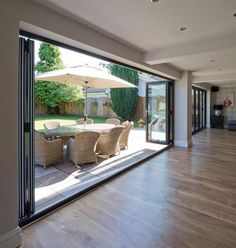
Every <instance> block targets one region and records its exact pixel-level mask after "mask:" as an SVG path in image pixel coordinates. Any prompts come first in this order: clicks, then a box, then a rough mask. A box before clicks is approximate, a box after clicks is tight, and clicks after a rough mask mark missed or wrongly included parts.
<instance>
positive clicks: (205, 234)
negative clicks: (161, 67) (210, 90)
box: [22, 129, 236, 248]
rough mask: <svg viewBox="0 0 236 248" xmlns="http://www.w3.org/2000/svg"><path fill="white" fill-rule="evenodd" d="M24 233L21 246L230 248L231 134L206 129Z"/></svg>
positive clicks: (235, 219)
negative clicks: (184, 146)
mask: <svg viewBox="0 0 236 248" xmlns="http://www.w3.org/2000/svg"><path fill="white" fill-rule="evenodd" d="M193 144H194V145H193V147H192V148H189V149H180V148H171V149H169V150H168V151H166V152H164V153H163V154H161V155H159V156H156V157H155V158H153V159H150V160H149V161H147V162H145V163H143V164H141V165H140V166H138V167H136V168H135V169H132V170H131V171H129V172H128V173H126V174H123V175H122V176H120V177H118V178H116V179H115V180H113V181H111V182H109V183H107V184H105V185H103V186H102V187H100V188H98V189H97V190H95V191H93V192H91V193H89V194H88V195H86V196H84V197H82V198H80V199H78V200H77V201H75V202H73V203H72V204H70V205H68V206H66V207H64V208H62V209H61V210H59V211H57V212H55V213H53V214H51V215H49V216H47V217H46V218H44V219H42V220H40V221H38V222H37V223H35V224H33V225H31V226H29V227H27V228H25V229H24V231H23V246H22V247H24V248H28V247H35V248H67V247H71V248H74V247H79V248H83V247H86V248H92V247H102V248H113V247H114V248H116V247H117V248H126V247H127V248H139V247H140V248H152V247H153V248H154V247H155V248H159V247H160V248H185V247H190V248H199V247H200V248H205V247H206V248H212V247H214V248H218V247H219V248H224V247H225V248H234V247H236V132H235V131H234V132H233V131H232V132H229V131H228V130H221V129H211V130H210V129H207V130H204V131H202V132H200V133H198V134H196V135H195V136H194V140H193Z"/></svg>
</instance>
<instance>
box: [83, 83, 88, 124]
mask: <svg viewBox="0 0 236 248" xmlns="http://www.w3.org/2000/svg"><path fill="white" fill-rule="evenodd" d="M84 82H85V103H84V124H85V125H86V123H87V117H88V81H87V80H85V81H84Z"/></svg>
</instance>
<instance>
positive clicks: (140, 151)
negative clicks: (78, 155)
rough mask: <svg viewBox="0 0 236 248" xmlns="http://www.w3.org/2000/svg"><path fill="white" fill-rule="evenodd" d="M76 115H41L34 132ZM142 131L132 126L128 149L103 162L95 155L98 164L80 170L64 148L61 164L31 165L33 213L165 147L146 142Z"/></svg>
mask: <svg viewBox="0 0 236 248" xmlns="http://www.w3.org/2000/svg"><path fill="white" fill-rule="evenodd" d="M76 119H78V116H60V115H58V116H53V115H49V116H41V117H36V119H35V129H36V130H38V131H43V123H44V122H45V121H47V120H57V121H59V122H60V123H61V125H71V124H74V123H75V120H76ZM92 119H93V121H94V123H104V122H105V119H106V118H103V117H95V118H92ZM145 140H146V132H145V128H139V127H138V124H137V123H134V127H133V128H132V130H131V132H130V135H129V143H128V144H129V146H128V149H126V150H121V152H120V154H119V155H115V156H112V157H110V158H109V159H104V158H103V157H102V156H98V163H97V164H96V163H87V164H84V165H81V166H80V167H78V168H77V167H75V165H74V164H73V163H72V162H71V161H69V160H68V158H66V156H65V153H66V147H65V146H64V158H65V159H64V161H61V162H56V163H54V164H52V165H50V166H48V167H47V168H46V169H44V168H43V167H42V166H40V165H35V205H36V212H37V211H40V210H42V209H44V208H46V207H49V206H50V205H53V204H55V203H56V202H58V201H60V200H63V199H64V198H66V197H68V196H71V195H73V194H74V193H78V192H81V191H83V190H84V189H85V188H88V187H90V186H92V185H93V184H95V183H97V182H99V181H101V180H104V179H105V178H107V177H110V176H112V175H115V174H116V173H117V172H120V171H122V170H125V169H126V168H128V167H130V166H132V164H133V163H137V162H138V161H140V160H142V159H144V158H147V157H148V156H150V155H152V154H154V153H156V152H157V151H160V150H162V149H163V148H165V147H166V145H160V144H153V143H147V142H146V141H145Z"/></svg>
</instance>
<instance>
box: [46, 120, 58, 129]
mask: <svg viewBox="0 0 236 248" xmlns="http://www.w3.org/2000/svg"><path fill="white" fill-rule="evenodd" d="M43 126H44V127H45V129H53V128H57V127H60V122H59V121H47V122H44V123H43Z"/></svg>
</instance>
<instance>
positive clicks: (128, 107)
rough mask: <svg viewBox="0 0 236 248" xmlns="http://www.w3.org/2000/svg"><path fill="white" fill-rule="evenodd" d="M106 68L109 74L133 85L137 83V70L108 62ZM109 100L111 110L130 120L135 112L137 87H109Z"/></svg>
mask: <svg viewBox="0 0 236 248" xmlns="http://www.w3.org/2000/svg"><path fill="white" fill-rule="evenodd" d="M107 68H108V69H109V70H110V72H111V74H112V75H114V76H117V77H119V78H121V79H123V80H126V81H128V82H130V83H132V84H134V85H138V80H139V76H138V72H137V71H136V70H132V69H129V68H127V67H123V66H119V65H116V64H109V65H108V66H107ZM110 95H111V102H112V109H113V111H114V112H115V113H116V114H117V115H118V116H120V117H121V118H123V119H125V120H131V118H132V117H133V115H134V113H135V109H136V104H137V101H138V89H137V88H126V89H111V91H110Z"/></svg>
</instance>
